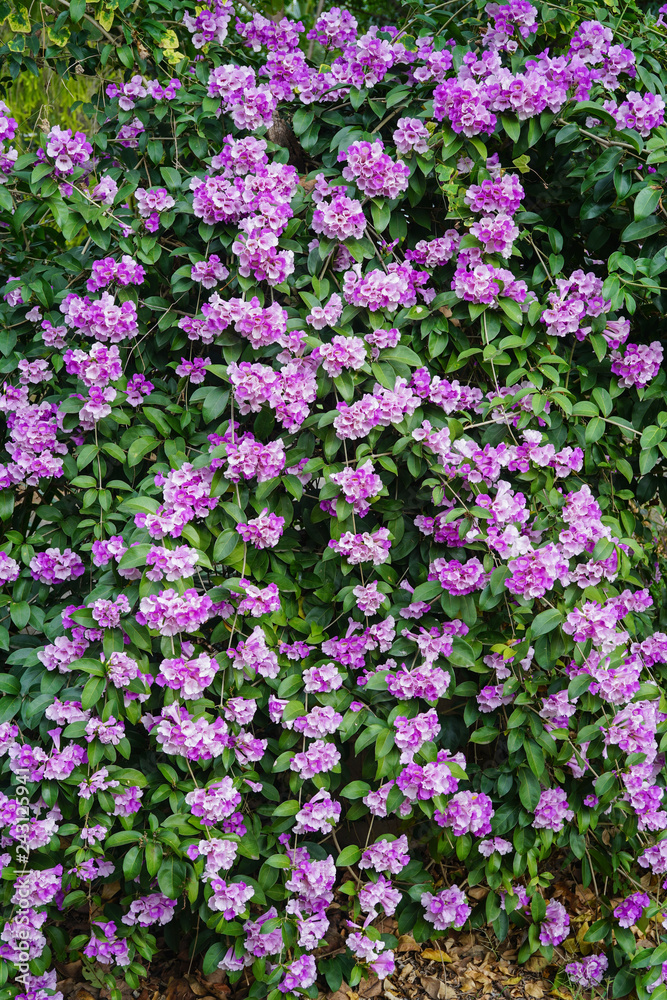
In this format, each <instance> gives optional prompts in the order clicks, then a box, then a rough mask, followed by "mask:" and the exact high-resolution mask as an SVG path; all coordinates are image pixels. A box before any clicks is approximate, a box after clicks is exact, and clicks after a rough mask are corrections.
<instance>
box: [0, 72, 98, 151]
mask: <svg viewBox="0 0 667 1000" xmlns="http://www.w3.org/2000/svg"><path fill="white" fill-rule="evenodd" d="M99 85H100V81H98V80H97V79H96V78H91V77H89V76H85V77H84V76H80V77H79V76H71V77H70V78H69V79H67V80H63V79H62V78H61V77H59V76H57V75H56V74H55V73H54V72H53V71H52V70H50V69H43V70H42V71H41V73H40V75H39V76H38V77H37V76H35V75H34V74H33V73H29V72H23V73H21V74H20V75H19V76H18V77H17V79H16V80H15V81H14V82H13V83H12V85H11V86H10V87H8V88H7V90H6V91H5V93H4V94H3V95H0V96H2V98H3V100H5V101H6V102H7V104H8V105H9V109H10V112H11V114H12V115H13V117H14V118H16V120H17V121H18V123H19V135H20V136H21V137H22V138H23V141H24V142H28V143H29V141H30V135H31V133H35V132H40V131H46V130H47V129H46V123H47V122H48V123H49V124H50V125H51V126H53V125H60V127H61V128H71V129H73V130H75V131H76V130H77V129H85V128H86V126H88V127H89V124H90V122H89V118H87V117H86V116H84V115H82V114H81V109H80V106H81V104H82V103H83V104H86V103H88V102H89V101H90V100H91V98H92V96H93V94H94V93H95V91H96V89H97V88H98V86H99ZM17 138H18V137H17Z"/></svg>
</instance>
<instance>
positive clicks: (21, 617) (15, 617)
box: [9, 601, 30, 629]
mask: <svg viewBox="0 0 667 1000" xmlns="http://www.w3.org/2000/svg"><path fill="white" fill-rule="evenodd" d="M9 615H10V617H11V619H12V621H13V623H14V625H16V627H17V628H18V629H24V628H25V627H26V625H27V624H28V622H29V621H30V605H29V604H28V602H27V601H17V602H16V603H14V602H13V601H12V603H11V604H10V605H9Z"/></svg>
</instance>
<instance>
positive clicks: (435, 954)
mask: <svg viewBox="0 0 667 1000" xmlns="http://www.w3.org/2000/svg"><path fill="white" fill-rule="evenodd" d="M399 951H400V948H399ZM422 958H423V959H425V960H426V961H427V962H445V963H450V962H452V961H453V959H452V957H451V955H448V954H447V952H446V951H440V949H439V948H424V950H423V952H422Z"/></svg>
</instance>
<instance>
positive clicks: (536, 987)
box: [524, 979, 544, 1000]
mask: <svg viewBox="0 0 667 1000" xmlns="http://www.w3.org/2000/svg"><path fill="white" fill-rule="evenodd" d="M524 989H525V991H526V996H527V997H531V1000H542V997H543V996H544V990H543V989H542V984H541V983H536V982H533V980H532V979H529V980H528V982H527V983H526V985H525V987H524Z"/></svg>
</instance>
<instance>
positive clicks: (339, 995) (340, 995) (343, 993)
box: [327, 982, 350, 1000]
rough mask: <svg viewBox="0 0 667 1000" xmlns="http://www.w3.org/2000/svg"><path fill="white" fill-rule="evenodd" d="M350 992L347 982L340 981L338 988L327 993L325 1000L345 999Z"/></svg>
mask: <svg viewBox="0 0 667 1000" xmlns="http://www.w3.org/2000/svg"><path fill="white" fill-rule="evenodd" d="M349 992H350V987H349V986H348V985H347V983H345V982H344V983H342V984H341V986H340V989H337V990H336V992H335V993H327V1000H347V995H348V993H349Z"/></svg>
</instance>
